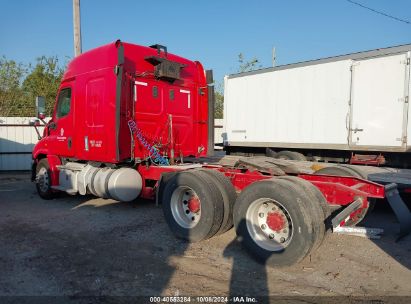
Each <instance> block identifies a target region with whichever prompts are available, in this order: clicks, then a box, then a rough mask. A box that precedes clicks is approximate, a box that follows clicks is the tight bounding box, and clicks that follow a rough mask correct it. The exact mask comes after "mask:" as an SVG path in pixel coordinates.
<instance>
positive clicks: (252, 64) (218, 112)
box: [214, 53, 262, 119]
mask: <svg viewBox="0 0 411 304" xmlns="http://www.w3.org/2000/svg"><path fill="white" fill-rule="evenodd" d="M237 61H238V69H237V72H238V73H244V72H250V71H253V70H256V69H259V68H261V67H262V66H261V65H260V64H259V63H260V61H259V60H258V59H257V58H256V57H254V58H252V59H245V58H244V55H243V53H240V54H238V60H237ZM223 116H224V86H223V85H222V83H221V82H220V83H217V84H216V86H215V104H214V117H215V118H217V119H218V118H220V119H221V118H223Z"/></svg>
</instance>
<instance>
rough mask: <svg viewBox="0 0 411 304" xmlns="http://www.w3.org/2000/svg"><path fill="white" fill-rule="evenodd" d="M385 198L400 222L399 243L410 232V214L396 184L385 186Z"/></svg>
mask: <svg viewBox="0 0 411 304" xmlns="http://www.w3.org/2000/svg"><path fill="white" fill-rule="evenodd" d="M385 196H386V198H387V201H388V203H389V204H390V206H391V208H392V210H393V211H394V213H395V215H396V216H397V219H398V221H399V222H400V234H399V236H398V238H397V241H399V240H400V239H401V238H403V237H404V236H406V235H408V234H409V233H410V232H411V212H410V210H409V209H408V207H407V205H406V204H405V203H404V201H403V200H402V198H401V196H400V194H399V192H398V188H397V184H396V183H391V184H388V185H385Z"/></svg>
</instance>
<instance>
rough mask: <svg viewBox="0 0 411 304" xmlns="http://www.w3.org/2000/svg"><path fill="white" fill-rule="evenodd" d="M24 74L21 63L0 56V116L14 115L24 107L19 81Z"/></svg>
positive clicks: (25, 69) (25, 70)
mask: <svg viewBox="0 0 411 304" xmlns="http://www.w3.org/2000/svg"><path fill="white" fill-rule="evenodd" d="M26 74H27V67H26V66H24V65H23V64H22V63H17V62H15V61H14V60H8V59H7V58H6V57H4V56H3V57H1V58H0V116H16V115H18V113H19V111H20V109H22V108H24V98H23V91H22V90H21V82H22V79H23V78H24V76H25V75H26Z"/></svg>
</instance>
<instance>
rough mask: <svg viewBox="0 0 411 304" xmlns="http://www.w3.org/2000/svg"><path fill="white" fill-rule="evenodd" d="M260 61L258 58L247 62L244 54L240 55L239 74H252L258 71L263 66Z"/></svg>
mask: <svg viewBox="0 0 411 304" xmlns="http://www.w3.org/2000/svg"><path fill="white" fill-rule="evenodd" d="M259 63H260V61H259V60H258V59H257V58H256V57H253V58H251V59H248V60H246V59H245V58H244V55H243V53H240V54H238V64H239V66H238V70H237V71H238V73H244V72H250V71H254V70H256V69H259V68H261V67H262V66H261V64H259Z"/></svg>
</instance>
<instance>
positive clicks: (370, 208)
mask: <svg viewBox="0 0 411 304" xmlns="http://www.w3.org/2000/svg"><path fill="white" fill-rule="evenodd" d="M340 166H341V167H344V168H349V169H350V170H352V171H354V172H356V173H357V174H358V177H361V178H362V179H366V180H368V174H367V173H365V172H364V171H362V170H361V169H360V168H359V167H358V166H350V167H348V166H349V165H340ZM376 201H377V199H376V198H369V199H368V205H369V206H368V210H367V212H366V214H365V216H364V218H365V217H366V216H368V214H370V213H371V212H372V211H373V210H374V208H375V203H376Z"/></svg>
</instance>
